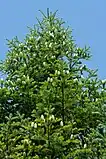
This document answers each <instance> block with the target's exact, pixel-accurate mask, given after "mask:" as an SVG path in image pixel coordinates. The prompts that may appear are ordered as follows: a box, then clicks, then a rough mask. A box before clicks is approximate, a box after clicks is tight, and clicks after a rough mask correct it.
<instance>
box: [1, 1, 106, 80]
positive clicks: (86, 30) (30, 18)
mask: <svg viewBox="0 0 106 159" xmlns="http://www.w3.org/2000/svg"><path fill="white" fill-rule="evenodd" d="M47 8H49V9H50V11H52V12H54V11H56V10H58V13H57V16H58V17H59V18H63V20H64V21H65V22H66V25H67V26H70V27H71V28H72V29H73V33H72V35H73V37H74V40H76V43H77V44H78V45H79V46H80V47H84V46H85V45H87V46H90V51H91V54H92V59H91V60H90V61H89V62H87V64H88V66H89V67H90V68H92V69H97V68H98V76H99V78H101V79H105V78H106V71H105V67H106V0H89V1H87V0H38V1H37V0H2V1H1V3H0V60H4V59H5V57H6V53H7V51H8V46H7V45H6V44H7V41H6V39H12V38H14V37H15V36H18V38H19V39H20V40H23V39H24V37H25V35H26V34H27V33H28V28H27V26H30V27H33V25H34V24H36V23H37V21H36V17H38V18H41V14H40V12H39V11H38V10H39V9H40V10H42V11H43V12H44V13H46V10H47Z"/></svg>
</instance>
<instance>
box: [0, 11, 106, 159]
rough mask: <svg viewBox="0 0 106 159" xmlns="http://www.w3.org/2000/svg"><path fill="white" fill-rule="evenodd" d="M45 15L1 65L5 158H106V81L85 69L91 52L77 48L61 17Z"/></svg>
mask: <svg viewBox="0 0 106 159" xmlns="http://www.w3.org/2000/svg"><path fill="white" fill-rule="evenodd" d="M41 13H42V12H41ZM42 16H43V18H42V21H39V20H38V24H37V25H35V26H34V28H29V30H30V32H29V34H27V35H26V37H25V39H24V41H23V42H20V41H19V40H18V38H17V37H16V38H14V39H13V40H9V41H8V45H9V51H8V54H7V56H6V59H5V60H4V61H3V62H1V65H0V68H1V71H2V72H3V73H4V74H5V75H6V79H5V80H3V79H1V80H0V84H1V87H0V120H1V123H2V124H1V128H0V133H1V136H0V147H1V148H0V153H1V156H2V158H11V159H12V158H17V159H18V158H22V159H24V158H28V159H30V158H31V159H32V158H33V159H35V158H36V159H37V158H40V159H41V158H42V159H43V158H45V159H46V158H48V159H70V158H73V159H83V158H84V159H89V158H90V159H92V158H95V159H96V158H102V159H103V157H105V155H106V152H105V147H106V141H105V138H106V135H105V123H106V113H105V109H106V108H105V105H106V103H105V102H106V92H105V90H106V87H105V84H106V81H105V80H100V79H99V78H98V76H97V73H96V71H94V70H91V69H89V68H88V67H87V66H86V65H85V64H84V60H89V59H90V57H91V55H90V50H89V48H87V47H86V46H85V47H84V48H80V47H78V46H77V45H76V44H75V41H74V40H73V37H72V30H71V29H69V28H65V26H64V22H63V20H60V19H58V18H57V17H56V12H55V13H51V12H49V11H48V10H47V15H45V14H44V13H42ZM17 112H18V114H17ZM6 116H7V117H6Z"/></svg>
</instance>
